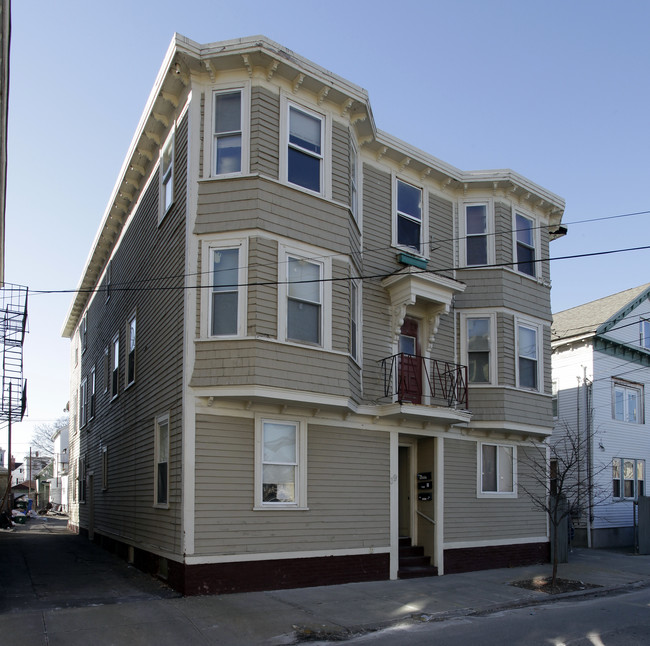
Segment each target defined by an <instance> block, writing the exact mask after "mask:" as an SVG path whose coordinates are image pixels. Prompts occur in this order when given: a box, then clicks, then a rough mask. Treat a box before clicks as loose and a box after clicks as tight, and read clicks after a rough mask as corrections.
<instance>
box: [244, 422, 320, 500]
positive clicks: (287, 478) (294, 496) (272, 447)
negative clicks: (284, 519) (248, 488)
mask: <svg viewBox="0 0 650 646" xmlns="http://www.w3.org/2000/svg"><path fill="white" fill-rule="evenodd" d="M256 446H257V469H256V479H257V482H256V488H255V489H256V491H255V498H256V499H255V507H257V508H274V507H281V508H287V507H289V508H305V507H306V455H307V454H306V431H305V423H304V422H299V421H295V420H292V421H284V420H271V419H258V420H257V423H256Z"/></svg>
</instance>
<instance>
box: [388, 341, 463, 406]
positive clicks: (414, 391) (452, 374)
mask: <svg viewBox="0 0 650 646" xmlns="http://www.w3.org/2000/svg"><path fill="white" fill-rule="evenodd" d="M380 363H381V371H382V376H383V384H384V397H388V398H391V399H392V400H393V401H397V402H398V403H400V404H402V403H411V404H418V405H423V406H439V407H446V408H454V409H459V410H467V409H468V402H467V366H461V365H458V364H456V363H450V362H448V361H438V360H437V359H431V358H429V357H420V356H417V355H412V354H406V353H403V352H402V353H399V354H394V355H393V356H392V357H387V358H386V359H382V360H381V362H380Z"/></svg>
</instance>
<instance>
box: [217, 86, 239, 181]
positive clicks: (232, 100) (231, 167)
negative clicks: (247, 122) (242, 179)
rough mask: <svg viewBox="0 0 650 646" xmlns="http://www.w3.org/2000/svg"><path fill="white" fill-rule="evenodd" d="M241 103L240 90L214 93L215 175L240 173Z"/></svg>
mask: <svg viewBox="0 0 650 646" xmlns="http://www.w3.org/2000/svg"><path fill="white" fill-rule="evenodd" d="M242 103H243V102H242V92H241V90H224V91H220V92H215V93H214V151H213V154H214V162H213V164H214V166H213V169H214V170H213V172H214V174H215V175H229V174H232V173H240V172H241V170H242V144H243V130H242V121H243V119H242Z"/></svg>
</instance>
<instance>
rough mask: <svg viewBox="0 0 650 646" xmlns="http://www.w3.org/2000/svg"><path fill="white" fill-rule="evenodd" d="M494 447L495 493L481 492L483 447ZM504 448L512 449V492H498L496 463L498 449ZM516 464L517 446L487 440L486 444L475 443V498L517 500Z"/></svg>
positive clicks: (510, 443) (511, 443)
mask: <svg viewBox="0 0 650 646" xmlns="http://www.w3.org/2000/svg"><path fill="white" fill-rule="evenodd" d="M486 445H487V446H496V447H497V451H496V457H497V465H495V468H497V491H483V446H486ZM500 446H505V447H509V448H511V449H512V491H498V487H499V484H498V481H499V472H498V461H499V450H498V449H499V447H500ZM517 474H518V462H517V445H516V444H514V443H513V442H501V441H498V442H497V441H494V440H488V441H486V442H481V441H478V442H476V497H477V498H497V499H502V498H509V499H512V498H518V497H519V495H518V491H517V485H518V478H517Z"/></svg>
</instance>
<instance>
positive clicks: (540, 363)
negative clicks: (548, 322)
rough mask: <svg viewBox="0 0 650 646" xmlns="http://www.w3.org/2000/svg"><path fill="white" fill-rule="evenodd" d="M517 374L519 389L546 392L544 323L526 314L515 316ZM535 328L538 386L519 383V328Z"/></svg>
mask: <svg viewBox="0 0 650 646" xmlns="http://www.w3.org/2000/svg"><path fill="white" fill-rule="evenodd" d="M514 325H515V339H514V341H515V344H514V345H515V376H516V382H515V383H516V386H517V389H518V390H523V391H526V392H532V393H540V394H542V393H544V325H543V324H541V323H538V322H536V321H534V320H531V319H529V318H528V317H525V316H515V321H514ZM520 327H525V328H528V329H529V330H535V353H536V361H537V388H527V387H525V386H520V385H519V328H520Z"/></svg>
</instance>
